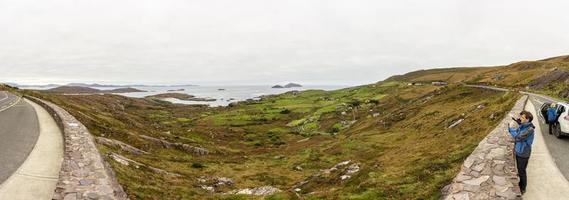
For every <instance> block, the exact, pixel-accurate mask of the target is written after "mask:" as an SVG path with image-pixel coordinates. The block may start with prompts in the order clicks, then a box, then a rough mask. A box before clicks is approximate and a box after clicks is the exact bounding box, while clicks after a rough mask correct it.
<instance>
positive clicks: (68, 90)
mask: <svg viewBox="0 0 569 200" xmlns="http://www.w3.org/2000/svg"><path fill="white" fill-rule="evenodd" d="M45 92H51V93H63V94H100V93H129V92H145V91H144V90H139V89H136V88H117V89H112V90H99V89H95V88H90V87H83V86H59V87H56V88H52V89H48V90H45Z"/></svg>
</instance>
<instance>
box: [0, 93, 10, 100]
mask: <svg viewBox="0 0 569 200" xmlns="http://www.w3.org/2000/svg"><path fill="white" fill-rule="evenodd" d="M0 93H2V94H4V98H2V99H0V101H4V99H7V98H8V95H7V94H6V92H3V91H2V92H0Z"/></svg>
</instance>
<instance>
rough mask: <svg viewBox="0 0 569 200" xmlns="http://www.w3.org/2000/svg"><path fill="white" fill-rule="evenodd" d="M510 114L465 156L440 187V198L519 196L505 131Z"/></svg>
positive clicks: (514, 110)
mask: <svg viewBox="0 0 569 200" xmlns="http://www.w3.org/2000/svg"><path fill="white" fill-rule="evenodd" d="M527 99H528V97H527V95H524V96H523V97H522V98H520V99H519V100H518V101H517V102H516V104H515V105H514V107H513V108H512V110H511V111H510V112H509V114H512V115H514V116H517V115H518V114H519V113H520V112H521V111H522V110H523V109H524V107H525V104H526V102H527ZM509 114H507V115H506V117H504V119H502V121H501V122H500V124H498V126H497V127H496V128H495V129H494V130H492V132H490V134H488V136H486V137H485V138H484V139H483V140H482V141H481V142H480V143H479V144H478V147H476V149H474V151H473V152H472V154H470V156H468V158H466V160H465V161H464V163H463V165H462V167H461V169H460V172H459V173H458V175H457V176H456V177H455V178H454V179H453V181H452V183H451V184H450V185H447V186H446V187H445V188H443V191H442V192H443V199H521V197H520V195H521V192H520V189H519V186H518V175H517V169H516V162H515V157H514V143H513V139H512V138H511V136H510V134H509V133H508V130H507V128H508V123H509V122H510V121H511V117H510V115H509Z"/></svg>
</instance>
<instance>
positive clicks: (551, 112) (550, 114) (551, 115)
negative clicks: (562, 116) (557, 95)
mask: <svg viewBox="0 0 569 200" xmlns="http://www.w3.org/2000/svg"><path fill="white" fill-rule="evenodd" d="M556 112H557V111H556V110H555V108H548V109H547V121H548V122H549V123H553V122H555V120H556V118H557V113H556Z"/></svg>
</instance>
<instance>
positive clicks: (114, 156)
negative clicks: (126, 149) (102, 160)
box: [109, 152, 182, 177]
mask: <svg viewBox="0 0 569 200" xmlns="http://www.w3.org/2000/svg"><path fill="white" fill-rule="evenodd" d="M109 157H111V158H112V159H113V160H115V161H117V162H118V163H120V164H123V165H126V166H130V165H132V166H134V167H135V168H137V169H139V168H140V167H146V168H148V169H150V170H151V171H153V172H154V173H157V174H161V175H167V176H172V177H180V176H182V175H180V174H176V173H172V172H168V171H166V170H163V169H159V168H156V167H152V166H148V165H145V164H142V163H139V162H136V161H134V160H131V159H128V158H126V157H124V156H121V155H119V154H116V153H112V152H111V153H109Z"/></svg>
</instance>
